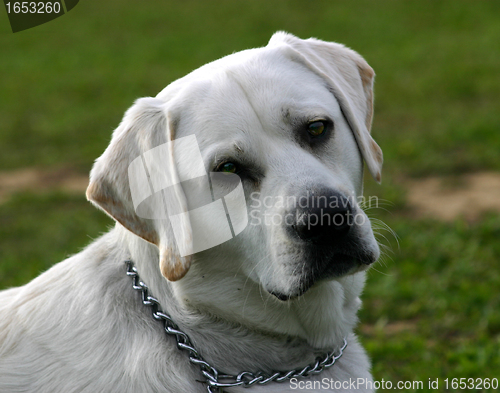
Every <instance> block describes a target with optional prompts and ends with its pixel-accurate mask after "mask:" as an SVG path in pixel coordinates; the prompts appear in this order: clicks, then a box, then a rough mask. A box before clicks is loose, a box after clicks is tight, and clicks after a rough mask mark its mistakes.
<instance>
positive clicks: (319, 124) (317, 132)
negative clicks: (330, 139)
mask: <svg viewBox="0 0 500 393" xmlns="http://www.w3.org/2000/svg"><path fill="white" fill-rule="evenodd" d="M325 131H326V122H324V121H313V122H312V123H309V124H308V125H307V132H308V133H309V134H310V135H311V136H312V137H317V136H321V135H323V134H324V133H325Z"/></svg>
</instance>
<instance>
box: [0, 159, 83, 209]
mask: <svg viewBox="0 0 500 393" xmlns="http://www.w3.org/2000/svg"><path fill="white" fill-rule="evenodd" d="M88 184H89V177H88V175H82V174H79V173H76V172H75V171H73V170H70V169H67V168H62V169H55V170H50V171H48V170H40V169H33V168H26V169H19V170H15V171H5V172H0V203H5V202H6V201H7V200H8V199H9V198H10V196H12V195H13V194H15V193H16V192H21V191H33V192H39V191H40V192H43V191H49V190H61V191H64V192H67V193H75V194H83V193H85V190H86V188H87V185H88Z"/></svg>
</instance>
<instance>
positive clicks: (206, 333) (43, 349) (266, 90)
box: [0, 33, 382, 393]
mask: <svg viewBox="0 0 500 393" xmlns="http://www.w3.org/2000/svg"><path fill="white" fill-rule="evenodd" d="M329 64H330V65H329ZM370 70H371V69H370V68H369V66H368V65H367V64H366V63H365V62H364V60H363V59H362V58H361V57H360V56H359V55H357V54H356V53H355V52H353V51H351V50H349V49H347V48H345V47H343V46H341V45H339V44H332V43H324V42H322V41H318V40H305V41H303V40H299V39H298V38H296V37H293V36H291V35H286V34H285V33H277V34H276V35H275V36H273V38H272V40H271V42H270V44H269V45H268V46H267V47H264V48H258V49H253V50H248V51H243V52H239V53H236V54H233V55H231V56H228V57H225V58H223V59H220V60H218V61H215V62H213V63H210V64H207V65H205V66H203V67H201V68H200V69H198V70H196V71H194V72H192V73H191V74H189V75H187V76H186V77H184V78H182V79H180V80H178V81H176V82H174V83H172V84H171V85H169V86H168V87H167V88H166V89H165V90H164V91H162V92H161V93H160V94H159V95H158V96H157V97H156V98H147V99H141V100H139V101H138V102H137V103H136V104H135V105H134V106H133V107H132V108H131V109H130V110H129V111H128V112H127V114H126V116H125V118H124V120H123V122H122V124H121V125H120V126H119V127H118V128H117V130H116V131H115V133H114V135H113V140H112V142H111V144H110V146H109V148H108V149H107V150H106V152H105V153H104V154H103V156H102V157H101V158H100V159H99V160H98V161H97V162H96V165H95V167H94V169H93V171H92V174H91V185H90V187H89V191H88V196H89V198H90V199H91V201H92V202H93V203H95V204H96V205H97V206H98V207H100V208H102V209H103V210H105V211H106V212H107V213H108V214H109V215H111V216H112V217H113V218H115V219H116V220H117V224H116V226H115V228H114V229H112V230H111V231H110V232H109V233H108V234H106V235H104V236H103V237H101V238H100V239H98V240H96V241H95V242H94V243H93V244H91V245H90V246H89V247H87V248H86V249H85V250H84V251H82V252H81V253H79V254H77V255H75V256H73V257H71V258H69V259H67V260H65V261H63V262H61V263H59V264H57V265H55V266H54V267H53V268H51V269H50V270H49V271H47V272H45V273H44V274H42V275H41V276H39V277H38V278H36V279H35V280H33V281H32V282H30V283H28V284H27V285H25V286H23V287H19V288H14V289H9V290H6V291H3V292H1V293H0V315H1V318H0V392H9V393H16V392H36V393H44V392H47V393H49V392H50V393H53V392H92V393H93V392H120V393H126V392H130V393H132V392H134V393H136V392H170V393H180V392H186V393H195V392H204V391H206V387H205V386H204V385H203V384H201V383H200V382H197V380H202V376H201V374H200V373H199V370H198V369H197V368H196V367H194V366H192V365H190V364H189V361H188V356H187V353H185V352H182V351H179V350H178V349H177V348H176V346H175V341H174V339H173V338H172V337H166V335H165V333H164V332H163V331H162V327H161V324H160V323H158V322H156V321H155V320H153V318H152V317H151V314H150V310H149V309H147V308H146V307H144V306H143V305H142V304H141V303H140V296H139V294H138V293H137V292H136V291H134V290H133V289H132V286H131V280H130V278H129V277H127V276H126V274H125V270H126V267H125V264H124V261H125V260H126V259H128V258H131V259H132V260H133V261H134V263H135V265H136V267H137V269H138V271H139V273H140V276H141V278H142V280H143V281H144V282H145V283H147V285H148V286H149V288H150V292H151V294H152V295H153V296H155V297H156V298H157V299H158V300H159V301H160V303H161V305H162V309H163V310H164V311H165V312H167V313H169V314H170V315H171V316H172V317H173V319H174V320H175V321H176V323H177V324H178V325H179V326H180V327H181V328H182V329H183V330H184V331H185V332H186V333H188V335H189V336H190V338H191V340H192V341H193V343H194V344H195V346H196V347H197V348H198V349H199V351H200V353H201V354H202V355H203V357H204V358H205V359H206V360H207V361H209V362H210V363H211V364H213V365H214V366H215V367H217V368H218V369H220V370H223V371H224V372H227V373H239V372H241V371H243V370H249V371H258V370H263V371H265V372H270V371H272V370H289V369H294V368H301V367H304V366H305V365H307V364H310V363H313V362H314V359H315V358H316V356H318V355H319V354H321V353H324V352H325V351H326V350H327V349H328V348H332V347H334V348H338V347H339V346H340V345H341V343H342V339H343V338H344V337H347V341H348V346H347V348H346V350H345V352H344V354H343V356H342V357H341V358H340V359H339V360H338V361H337V363H336V364H335V365H334V366H333V367H332V368H330V369H328V370H326V371H324V372H323V373H321V374H319V375H317V376H315V377H313V378H310V379H309V380H310V381H315V380H316V381H322V380H323V379H324V378H327V379H328V380H330V379H331V380H333V381H350V380H357V379H358V378H362V379H366V380H368V381H371V378H372V377H371V375H370V371H369V369H370V364H369V361H368V358H367V356H366V354H365V352H364V350H363V349H362V347H361V346H360V345H359V344H358V342H357V340H356V337H355V336H354V334H353V328H354V326H355V324H356V323H357V317H356V313H357V310H358V309H359V307H360V304H361V302H360V299H359V296H360V294H361V291H362V287H363V284H364V279H365V273H364V270H365V269H366V267H365V266H358V267H357V268H356V269H353V270H352V271H351V272H350V274H349V275H346V276H343V277H340V278H336V279H332V280H329V281H320V282H316V283H315V284H314V285H313V286H312V287H311V288H310V289H309V290H308V291H307V292H306V293H305V294H303V295H301V296H298V297H297V298H295V299H292V300H289V301H285V302H284V301H280V300H278V299H277V298H276V297H274V296H273V295H271V294H270V292H271V291H275V290H279V291H281V292H283V293H288V294H290V295H291V296H292V295H293V294H294V293H295V292H296V290H297V288H298V285H299V284H298V281H297V280H298V279H299V278H300V273H297V271H296V270H294V269H293V267H294V266H299V263H300V262H301V258H300V257H301V255H302V254H301V250H300V249H299V248H298V247H297V245H296V244H293V243H292V242H291V241H290V240H289V239H288V238H287V236H286V235H285V233H284V231H283V228H282V226H280V225H272V224H268V225H265V224H264V223H263V224H262V225H249V226H248V227H247V228H246V229H245V230H244V231H243V232H242V233H241V234H240V235H238V236H237V237H236V238H234V239H232V240H231V241H229V242H226V243H223V244H222V245H220V246H217V247H215V248H212V249H209V250H206V251H203V252H201V253H198V254H196V255H194V257H193V258H192V261H191V259H187V258H184V259H183V258H180V257H179V256H178V255H177V254H176V251H175V250H176V248H175V247H176V246H175V242H173V241H172V233H171V232H170V230H169V229H168V228H167V226H166V225H165V222H164V221H163V220H156V221H154V222H153V221H146V220H143V219H140V218H138V217H137V216H136V215H135V213H134V211H133V207H132V202H131V197H130V191H129V189H128V187H129V185H128V179H127V176H126V173H127V167H128V165H129V163H130V162H131V161H132V160H133V159H135V158H136V157H138V156H139V155H140V154H142V153H144V152H145V151H147V150H148V149H151V148H153V147H155V146H158V145H159V144H161V143H165V142H166V141H168V140H173V139H174V136H173V135H174V133H175V137H183V136H187V135H190V134H195V135H196V137H197V140H198V143H199V145H200V149H201V153H202V156H203V159H204V160H205V165H206V167H207V170H211V168H212V165H213V164H214V163H213V159H214V157H217V155H224V154H229V153H234V150H235V146H237V147H238V148H239V149H241V150H242V151H244V152H245V154H246V155H247V156H248V157H251V159H252V160H253V161H254V162H257V163H258V164H259V165H260V166H261V168H262V170H263V171H265V178H264V179H262V181H261V182H260V184H259V191H260V198H261V199H260V201H262V198H264V197H266V196H269V197H273V198H277V197H279V196H285V195H288V194H289V193H290V192H291V190H292V191H297V192H299V193H300V192H303V191H304V190H305V189H306V188H307V187H309V186H310V185H311V184H319V183H321V184H325V185H327V186H328V187H331V188H335V189H337V190H340V191H342V192H344V193H346V194H349V195H355V196H359V195H361V194H362V172H363V171H362V158H364V159H365V161H366V162H367V163H368V165H369V168H370V171H371V172H372V174H374V176H375V177H376V178H377V179H380V166H381V163H382V161H381V153H380V151H379V149H378V146H377V145H376V144H375V142H374V141H373V140H372V139H371V136H370V135H369V128H370V124H371V110H372V108H371V105H372V92H371V87H372V78H373V73H372V71H370ZM363 72H365V75H363ZM367 75H368V76H367ZM370 75H371V76H370ZM285 112H286V115H287V116H288V118H313V117H314V116H321V115H328V116H329V117H331V118H332V119H333V120H334V123H335V135H334V137H332V138H331V139H330V140H329V141H328V146H327V149H326V150H323V151H322V152H320V153H313V152H311V151H310V150H307V149H304V148H302V147H301V146H299V145H298V144H297V143H295V142H294V140H293V139H292V138H291V137H290V132H291V131H290V129H289V128H287V127H288V126H287V124H286V123H284V120H283V115H284V113H285ZM172 154H173V153H172ZM176 155H177V157H179V155H180V156H181V155H182V152H176ZM171 159H172V157H171ZM172 162H173V161H172ZM252 187H254V186H252V185H249V184H246V185H245V192H246V194H247V202H248V205H250V204H251V203H252V201H251V200H250V199H249V197H248V195H249V193H250V192H252V191H255V189H254V188H252ZM254 202H255V201H254ZM284 209H286V207H284V206H273V207H271V208H269V209H265V210H266V212H267V213H269V214H278V215H279V214H283V210H284ZM354 209H355V210H356V212H357V213H358V214H364V213H363V212H362V211H361V210H360V209H359V207H358V206H354ZM355 230H356V231H357V232H356V234H357V236H358V238H359V242H360V247H363V248H364V249H366V250H368V251H369V252H371V253H372V254H373V255H374V258H375V259H376V258H377V257H378V253H379V251H378V245H377V243H376V241H375V239H374V237H373V234H372V231H371V226H370V223H369V220H366V222H365V223H364V224H363V225H359V226H358V227H356V228H355ZM144 239H146V240H147V241H146V240H144ZM186 241H187V240H186ZM159 263H160V268H159ZM162 273H163V274H162ZM165 277H168V278H169V279H172V280H175V281H168V280H166V279H165ZM225 391H227V392H232V393H236V392H246V393H247V392H270V393H273V392H275V393H278V392H291V391H295V390H293V389H292V387H291V385H290V384H289V383H282V384H278V383H272V384H270V385H267V386H264V387H263V386H254V387H252V388H249V389H243V388H231V389H227V390H225ZM307 391H311V392H318V391H322V392H323V391H325V392H326V391H328V392H330V391H334V390H330V389H323V390H322V389H319V390H307ZM340 391H351V390H350V389H341V390H340ZM356 391H360V392H368V391H371V389H360V390H356Z"/></svg>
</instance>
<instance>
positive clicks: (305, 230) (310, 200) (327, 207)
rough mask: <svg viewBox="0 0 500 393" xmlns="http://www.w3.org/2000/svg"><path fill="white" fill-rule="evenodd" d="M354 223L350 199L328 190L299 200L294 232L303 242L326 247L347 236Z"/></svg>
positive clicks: (310, 194) (293, 226)
mask: <svg viewBox="0 0 500 393" xmlns="http://www.w3.org/2000/svg"><path fill="white" fill-rule="evenodd" d="M352 219H353V217H352V207H351V203H350V202H349V199H348V198H347V197H345V196H344V195H342V194H340V193H338V192H336V191H333V190H324V191H322V192H321V193H309V194H308V195H307V196H306V197H305V198H304V197H302V198H299V199H298V206H296V210H295V220H294V221H295V222H294V224H293V225H292V228H293V230H294V231H295V232H296V233H297V235H298V236H299V237H300V238H301V239H302V240H307V241H309V242H312V243H314V244H323V245H324V244H329V243H331V242H334V241H335V240H336V239H339V238H342V237H344V236H345V235H347V233H348V232H349V230H350V228H351V225H352Z"/></svg>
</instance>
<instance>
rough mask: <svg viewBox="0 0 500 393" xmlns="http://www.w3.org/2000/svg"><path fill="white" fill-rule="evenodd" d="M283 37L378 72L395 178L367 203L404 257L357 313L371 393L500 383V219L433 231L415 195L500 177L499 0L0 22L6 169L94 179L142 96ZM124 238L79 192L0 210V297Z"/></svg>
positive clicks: (227, 5) (81, 7) (172, 6)
mask: <svg viewBox="0 0 500 393" xmlns="http://www.w3.org/2000/svg"><path fill="white" fill-rule="evenodd" d="M276 30H286V31H289V32H291V33H293V34H295V35H298V36H299V37H302V38H307V37H311V36H315V37H318V38H321V39H324V40H331V41H338V42H342V43H344V44H346V45H347V46H349V47H352V48H353V49H355V50H356V51H358V52H359V53H361V54H362V55H363V56H364V57H365V58H366V59H367V61H368V62H369V63H370V64H371V65H372V66H373V68H374V69H375V71H376V73H377V79H376V101H375V102H376V105H375V120H374V126H373V134H374V136H375V139H376V140H377V141H378V143H379V144H380V146H381V147H382V148H383V150H384V155H385V167H384V174H383V184H382V186H378V185H376V184H374V182H373V181H371V180H369V179H368V181H367V188H366V193H367V194H370V195H378V196H379V197H380V198H383V199H384V200H387V201H388V202H389V204H388V206H385V208H386V209H387V211H385V210H383V209H379V210H378V211H375V212H370V213H371V214H372V215H374V216H376V217H377V218H379V219H382V220H383V221H385V222H386V223H387V224H388V225H389V226H390V227H391V228H393V229H394V230H395V232H396V233H397V234H398V236H399V245H398V244H397V242H396V241H395V240H394V239H392V240H391V237H390V235H389V234H388V233H385V235H386V236H388V239H389V240H388V241H386V244H388V245H389V246H390V247H391V248H392V252H389V254H388V256H387V257H385V258H384V259H383V261H382V263H380V264H378V265H377V266H376V267H375V268H374V269H372V270H371V271H370V273H369V276H368V282H367V286H366V291H365V295H364V307H363V310H362V312H361V314H360V320H361V324H360V327H359V329H358V332H359V334H360V337H361V341H362V342H363V343H364V345H365V346H366V348H367V351H368V352H369V354H370V357H371V358H372V360H373V371H374V377H375V379H376V380H381V379H382V378H384V379H385V380H390V381H394V382H396V381H399V380H422V381H427V380H428V379H429V378H431V379H433V380H434V379H436V378H438V377H439V378H441V380H443V379H444V378H450V379H451V378H461V377H462V378H464V377H465V378H494V377H496V378H500V311H499V310H500V290H499V289H500V272H499V269H498V267H499V259H500V242H499V239H500V215H499V214H498V213H489V214H484V215H482V216H481V217H480V219H477V220H473V221H471V220H466V219H464V218H463V217H457V218H456V219H455V220H454V221H453V222H441V221H438V220H436V219H432V218H424V217H419V216H416V215H415V214H413V213H412V211H411V209H410V208H409V206H408V204H407V200H406V192H407V190H406V189H405V187H404V186H403V184H402V182H401V179H404V178H410V177H411V178H418V177H425V176H429V175H433V176H441V175H460V174H462V173H465V172H476V171H500V158H499V152H500V134H499V129H500V115H499V108H500V72H499V71H500V50H499V49H500V2H498V1H494V0H492V1H486V0H483V1H475V2H469V1H437V0H420V1H418V2H403V1H396V0H379V1H377V2H375V1H370V0H364V1H355V2H341V1H298V0H295V1H284V0H277V1H273V2H270V1H265V0H252V1H230V0H222V1H217V2H214V1H201V0H196V1H195V0H184V1H182V2H174V1H162V2H146V1H141V2H139V1H123V0H122V1H117V0H108V1H106V2H97V1H90V0H87V1H81V2H80V4H78V5H77V6H76V7H75V8H74V9H73V10H72V11H71V12H70V13H68V14H67V15H65V16H63V17H60V18H58V19H56V20H54V21H52V22H50V23H47V24H45V25H42V26H39V27H36V28H33V29H30V30H26V31H23V32H20V33H16V34H12V32H11V31H10V27H9V24H8V20H7V16H6V13H5V12H3V11H0V49H1V52H0V75H1V77H0V171H4V172H5V171H11V170H16V169H19V168H27V167H36V168H43V169H47V170H51V169H52V168H61V167H63V168H71V170H72V171H75V172H76V173H82V174H84V173H88V171H89V170H90V168H91V165H92V162H93V160H94V159H95V158H97V157H98V156H99V155H100V154H101V153H102V152H103V150H104V149H105V148H106V146H107V144H108V142H109V140H110V136H111V132H112V131H113V129H114V128H115V127H116V126H117V125H118V123H119V122H120V120H121V116H122V115H123V113H124V111H125V110H126V109H127V108H128V107H129V106H130V105H131V104H132V102H133V101H134V100H135V99H136V98H138V97H141V96H154V95H156V94H157V93H158V92H159V91H160V90H161V89H163V87H165V86H166V85H167V84H169V83H170V82H171V81H173V80H175V79H176V78H179V77H181V76H183V75H185V74H186V73H187V72H189V71H191V70H192V69H195V68H197V67H199V66H201V65H202V64H204V63H206V62H208V61H211V60H214V59H216V58H218V57H221V56H224V55H226V54H229V53H232V52H234V51H239V50H242V49H246V48H250V47H256V46H263V45H265V44H266V43H267V40H268V39H269V37H270V36H271V34H272V33H273V32H275V31H276ZM499 198H500V196H499ZM110 225H112V222H111V220H109V219H108V218H107V217H105V216H104V214H102V213H100V212H98V211H97V210H96V209H94V208H92V207H91V206H90V205H89V204H88V203H87V202H86V201H85V198H84V195H83V193H82V194H81V195H70V194H67V193H64V192H61V191H60V190H59V191H53V192H50V191H44V192H36V190H34V191H33V190H32V191H24V192H22V193H18V194H16V195H14V196H12V197H10V198H9V199H8V200H7V201H6V202H4V203H1V204H0V288H6V287H9V286H14V285H21V284H23V283H26V282H27V281H29V280H30V279H32V278H33V277H35V276H37V275H38V274H39V273H40V272H42V271H43V270H45V269H47V268H48V267H49V266H51V265H52V264H54V263H56V262H58V261H60V260H62V259H63V258H65V257H66V256H68V255H69V254H72V253H76V252H78V251H79V250H80V249H81V248H83V247H84V246H85V245H86V244H88V243H89V242H90V240H91V239H92V238H95V237H97V236H99V234H100V233H102V232H104V231H106V230H107V228H108V227H109V226H110ZM424 385H425V386H427V385H426V382H425V384H424ZM439 391H445V390H444V387H443V386H442V384H441V386H440V389H439Z"/></svg>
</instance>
